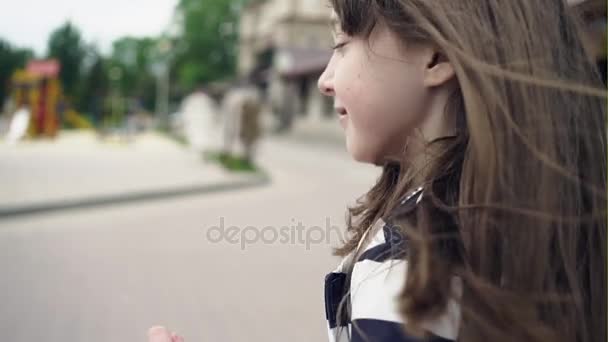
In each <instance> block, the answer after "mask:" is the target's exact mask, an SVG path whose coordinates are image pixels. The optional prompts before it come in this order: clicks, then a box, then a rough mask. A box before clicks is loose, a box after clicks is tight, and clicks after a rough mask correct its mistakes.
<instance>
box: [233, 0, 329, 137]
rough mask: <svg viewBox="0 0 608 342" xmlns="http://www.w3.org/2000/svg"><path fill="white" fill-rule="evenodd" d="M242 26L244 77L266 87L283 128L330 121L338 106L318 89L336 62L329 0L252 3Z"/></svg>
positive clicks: (269, 102) (248, 7)
mask: <svg viewBox="0 0 608 342" xmlns="http://www.w3.org/2000/svg"><path fill="white" fill-rule="evenodd" d="M240 25H241V27H240V42H239V73H240V75H241V76H243V77H249V76H250V77H252V78H253V79H254V81H255V82H256V83H258V84H259V85H260V86H261V88H262V90H263V93H264V95H265V97H266V99H267V101H268V104H269V105H270V107H271V109H272V112H273V113H274V114H275V115H277V117H278V119H279V121H280V122H281V126H282V127H283V128H287V127H290V126H291V124H292V122H293V121H294V120H297V119H304V118H305V119H306V120H311V121H316V122H319V121H324V119H326V118H330V117H331V116H332V113H333V103H332V101H331V99H328V98H326V97H324V96H322V95H321V94H320V93H319V91H318V90H317V79H318V78H319V76H320V75H321V73H322V72H323V69H324V68H325V66H326V65H327V63H328V62H329V59H330V58H331V49H330V46H331V44H332V37H331V33H330V10H329V7H328V5H327V0H255V1H251V2H250V3H249V5H248V6H246V7H245V8H244V9H243V12H242V16H241V24H240Z"/></svg>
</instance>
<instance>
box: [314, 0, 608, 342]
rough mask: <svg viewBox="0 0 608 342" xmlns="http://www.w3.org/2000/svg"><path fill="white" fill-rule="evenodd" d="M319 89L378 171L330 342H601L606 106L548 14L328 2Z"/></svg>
mask: <svg viewBox="0 0 608 342" xmlns="http://www.w3.org/2000/svg"><path fill="white" fill-rule="evenodd" d="M331 3H332V5H333V9H334V16H335V22H336V26H335V29H334V31H335V32H334V37H335V42H336V46H335V52H334V54H333V57H332V59H331V61H330V62H329V65H328V66H327V69H326V70H325V72H324V73H323V75H322V76H321V78H320V80H319V87H320V89H321V91H322V92H323V93H324V94H325V95H327V96H332V97H333V98H334V100H335V106H336V110H337V112H338V113H339V114H340V123H341V124H342V126H343V127H344V129H345V131H346V143H347V147H348V150H349V152H350V153H351V154H352V156H353V157H354V158H355V159H356V160H358V161H361V162H366V163H374V164H376V165H381V166H382V167H383V173H382V176H381V177H380V179H379V180H378V182H377V184H376V185H375V186H374V187H373V188H372V189H371V190H370V191H369V192H368V193H367V194H366V196H364V197H363V198H362V200H360V201H359V202H358V206H356V207H354V208H351V209H350V217H351V220H349V221H350V222H349V231H350V232H351V233H352V238H351V239H350V240H349V241H348V242H347V243H346V244H345V246H343V247H342V248H340V249H338V251H337V252H338V254H339V255H342V256H345V259H344V262H343V263H342V264H341V265H340V267H339V268H338V270H337V271H335V272H333V273H331V274H329V275H328V276H327V278H326V284H325V300H326V316H327V319H328V323H329V327H330V340H352V341H415V340H418V339H422V340H432V341H455V340H459V341H467V342H469V341H605V340H606V221H605V218H606V215H605V214H606V212H605V211H606V158H605V157H606V131H605V129H606V120H605V119H606V117H605V114H606V113H605V107H604V104H605V101H606V97H605V91H602V90H599V89H598V88H596V87H599V84H600V82H599V78H598V76H597V75H596V72H595V71H594V70H593V67H592V64H591V63H590V61H589V60H588V59H587V57H586V54H585V51H584V49H583V46H582V44H581V41H580V39H579V35H578V30H577V25H576V24H575V20H574V16H573V14H572V13H569V11H570V10H569V8H568V7H567V5H566V2H565V1H564V0H508V1H501V0H370V1H361V0H332V1H331Z"/></svg>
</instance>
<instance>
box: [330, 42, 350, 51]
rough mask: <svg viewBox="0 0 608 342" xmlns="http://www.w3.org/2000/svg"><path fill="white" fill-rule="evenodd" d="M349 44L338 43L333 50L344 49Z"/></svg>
mask: <svg viewBox="0 0 608 342" xmlns="http://www.w3.org/2000/svg"><path fill="white" fill-rule="evenodd" d="M346 44H347V42H342V43H337V44H336V45H334V47H333V48H332V49H333V50H340V49H342V48H343V47H344V46H345V45H346Z"/></svg>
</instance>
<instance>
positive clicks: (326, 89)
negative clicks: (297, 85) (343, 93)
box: [317, 69, 334, 96]
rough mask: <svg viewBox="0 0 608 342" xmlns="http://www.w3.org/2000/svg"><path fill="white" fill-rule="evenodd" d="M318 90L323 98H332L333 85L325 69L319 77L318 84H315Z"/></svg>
mask: <svg viewBox="0 0 608 342" xmlns="http://www.w3.org/2000/svg"><path fill="white" fill-rule="evenodd" d="M317 86H318V87H319V90H320V91H321V93H322V94H323V95H325V96H334V85H333V80H332V77H330V76H329V75H328V72H327V69H325V71H324V72H323V74H322V75H321V77H319V82H318V83H317Z"/></svg>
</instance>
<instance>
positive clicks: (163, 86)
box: [153, 38, 172, 129]
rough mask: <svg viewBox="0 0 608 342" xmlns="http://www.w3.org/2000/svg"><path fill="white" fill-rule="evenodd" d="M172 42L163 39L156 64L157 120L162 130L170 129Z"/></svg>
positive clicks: (160, 42)
mask: <svg viewBox="0 0 608 342" xmlns="http://www.w3.org/2000/svg"><path fill="white" fill-rule="evenodd" d="M171 48H172V46H171V41H170V40H169V39H167V38H161V40H160V41H159V42H158V44H157V46H156V49H157V53H158V57H159V58H158V60H157V62H156V63H155V64H154V67H153V69H154V73H155V74H156V118H157V120H158V125H159V127H160V128H161V129H167V128H168V127H169V82H170V77H169V72H170V71H169V65H170V61H171V55H170V52H171Z"/></svg>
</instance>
